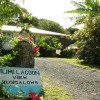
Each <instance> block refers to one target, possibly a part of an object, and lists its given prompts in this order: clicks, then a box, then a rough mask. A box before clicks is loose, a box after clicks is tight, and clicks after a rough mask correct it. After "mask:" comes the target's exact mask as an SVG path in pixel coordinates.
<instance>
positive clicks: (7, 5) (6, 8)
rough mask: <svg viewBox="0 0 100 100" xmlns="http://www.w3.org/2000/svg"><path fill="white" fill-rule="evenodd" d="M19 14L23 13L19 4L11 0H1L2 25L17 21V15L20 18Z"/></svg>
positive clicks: (0, 22)
mask: <svg viewBox="0 0 100 100" xmlns="http://www.w3.org/2000/svg"><path fill="white" fill-rule="evenodd" d="M19 15H22V10H21V8H20V6H19V5H17V4H16V5H15V4H13V3H11V2H10V0H2V1H0V26H2V25H3V24H7V23H8V22H10V21H15V17H16V18H18V16H19Z"/></svg>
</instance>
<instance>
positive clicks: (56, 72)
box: [35, 58, 100, 100]
mask: <svg viewBox="0 0 100 100" xmlns="http://www.w3.org/2000/svg"><path fill="white" fill-rule="evenodd" d="M35 66H36V67H37V68H39V69H40V73H41V75H43V76H46V77H49V78H50V79H52V80H53V81H54V82H55V83H56V84H57V85H59V86H61V87H63V88H64V89H66V90H67V91H69V94H70V95H72V96H73V98H74V99H75V100H100V72H98V71H95V70H90V69H83V68H80V67H77V66H73V65H70V64H68V63H67V62H64V61H59V60H56V58H55V60H52V59H49V58H35Z"/></svg>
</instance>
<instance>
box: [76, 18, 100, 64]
mask: <svg viewBox="0 0 100 100" xmlns="http://www.w3.org/2000/svg"><path fill="white" fill-rule="evenodd" d="M74 38H75V39H76V40H77V42H76V44H77V45H78V46H79V48H80V49H79V50H78V56H79V58H80V59H83V60H84V62H86V63H92V64H100V17H95V18H94V19H92V18H91V17H89V18H87V20H86V24H85V27H84V29H82V30H79V31H78V32H76V33H75V34H74Z"/></svg>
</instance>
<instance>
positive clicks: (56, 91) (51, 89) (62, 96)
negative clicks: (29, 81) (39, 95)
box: [42, 77, 73, 100]
mask: <svg viewBox="0 0 100 100" xmlns="http://www.w3.org/2000/svg"><path fill="white" fill-rule="evenodd" d="M42 81H43V87H44V92H45V96H44V98H43V100H73V99H72V97H71V96H69V95H68V93H67V92H66V91H65V90H64V89H63V88H61V87H59V86H57V85H55V84H52V82H51V80H49V78H46V77H42Z"/></svg>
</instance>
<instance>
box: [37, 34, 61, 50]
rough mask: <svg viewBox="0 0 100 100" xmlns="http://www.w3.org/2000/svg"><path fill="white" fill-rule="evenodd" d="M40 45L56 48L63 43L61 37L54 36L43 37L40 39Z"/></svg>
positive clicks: (47, 48) (50, 48)
mask: <svg viewBox="0 0 100 100" xmlns="http://www.w3.org/2000/svg"><path fill="white" fill-rule="evenodd" d="M38 45H39V46H40V47H43V48H44V49H46V50H56V49H61V48H62V44H61V43H60V41H59V39H58V38H57V37H52V36H45V37H41V38H40V39H39V41H38Z"/></svg>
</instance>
